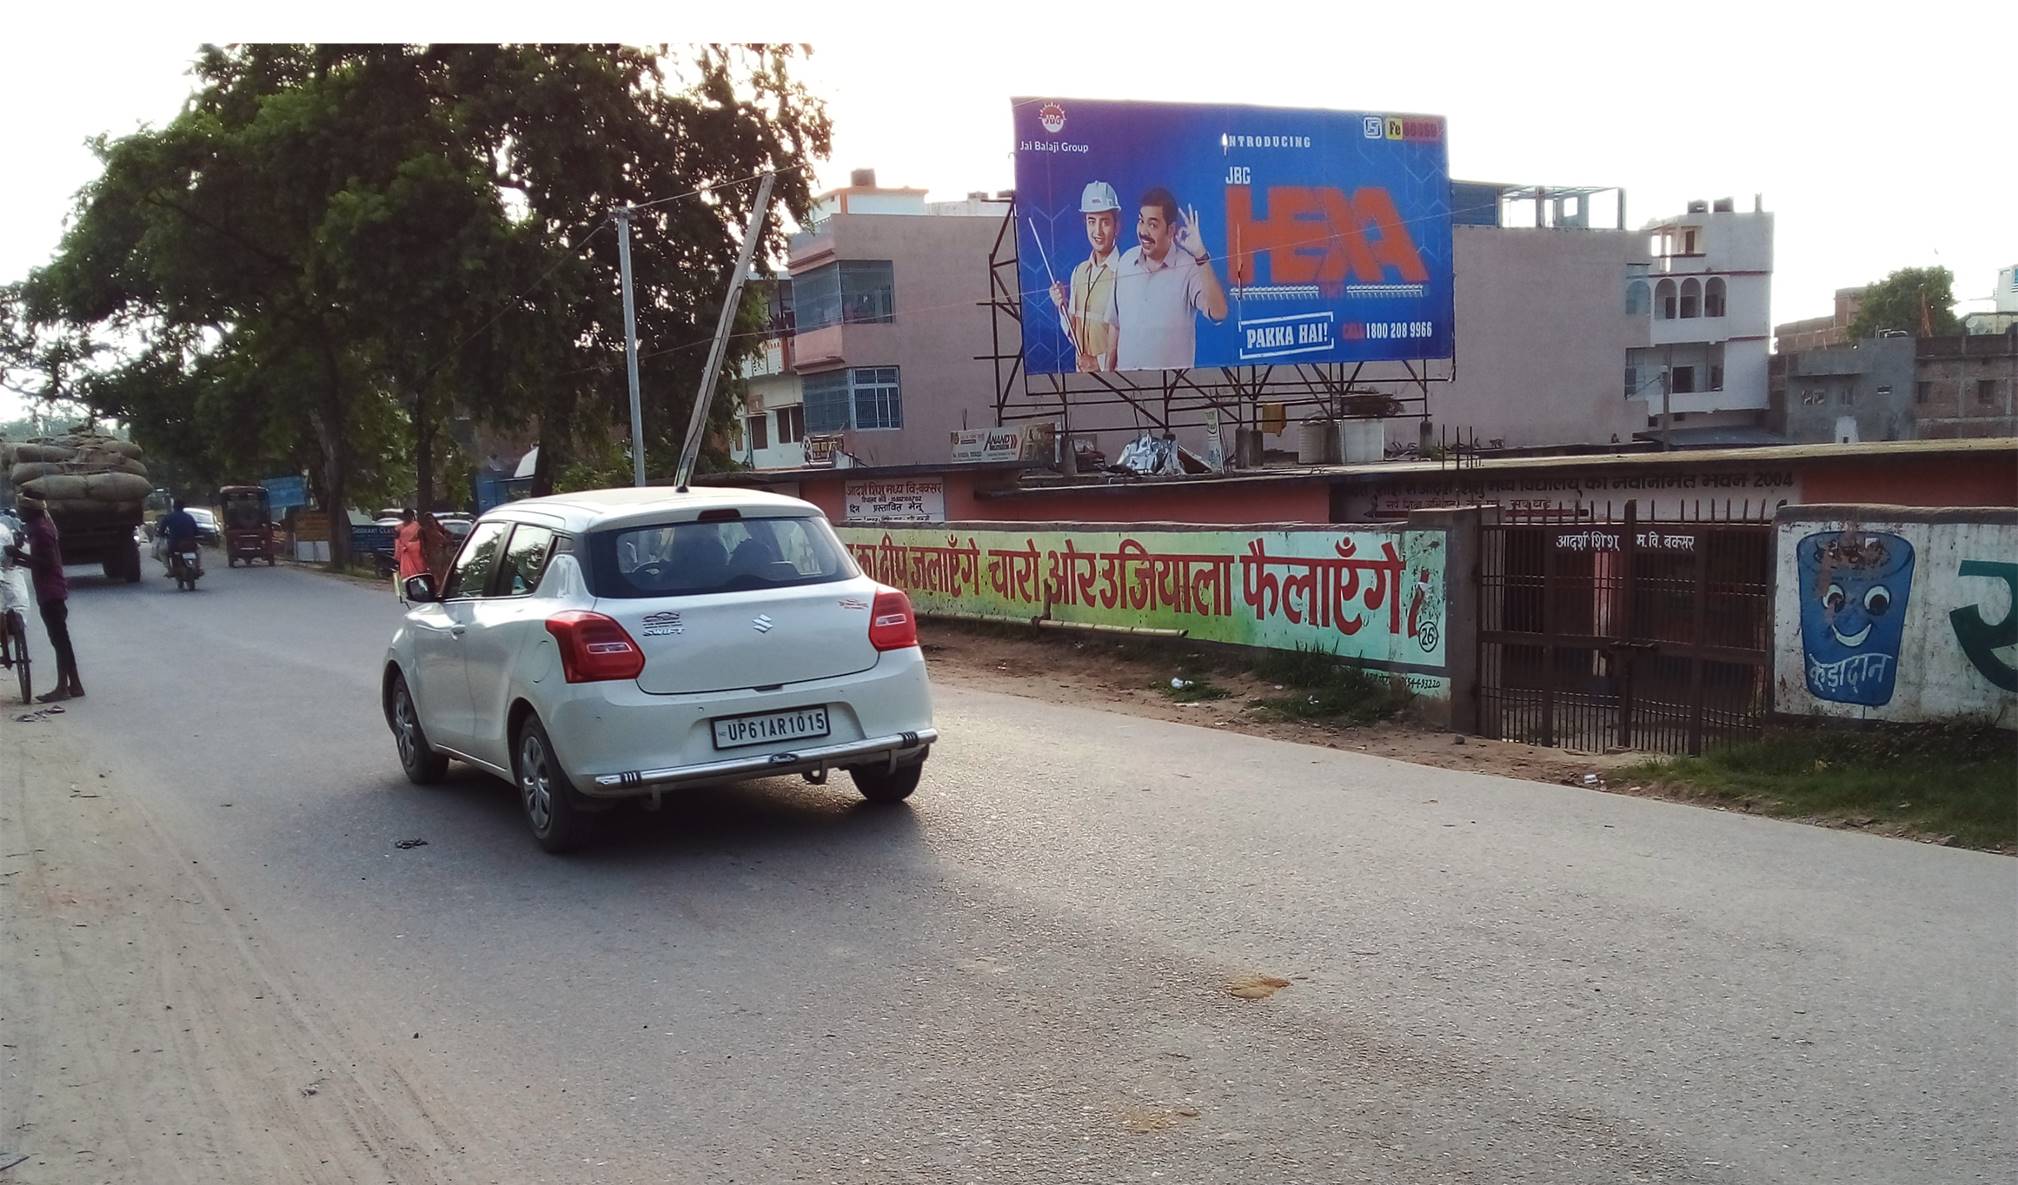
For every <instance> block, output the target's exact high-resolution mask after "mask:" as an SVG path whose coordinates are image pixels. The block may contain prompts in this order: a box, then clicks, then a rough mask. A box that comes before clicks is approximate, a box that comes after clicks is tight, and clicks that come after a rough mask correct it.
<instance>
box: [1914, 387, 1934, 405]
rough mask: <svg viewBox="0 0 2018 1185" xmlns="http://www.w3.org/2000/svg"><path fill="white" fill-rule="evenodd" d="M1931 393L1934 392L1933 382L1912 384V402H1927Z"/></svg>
mask: <svg viewBox="0 0 2018 1185" xmlns="http://www.w3.org/2000/svg"><path fill="white" fill-rule="evenodd" d="M1933 394H1934V384H1932V383H1914V384H1913V402H1915V403H1925V402H1927V400H1928V398H1929V397H1930V396H1932V395H1933Z"/></svg>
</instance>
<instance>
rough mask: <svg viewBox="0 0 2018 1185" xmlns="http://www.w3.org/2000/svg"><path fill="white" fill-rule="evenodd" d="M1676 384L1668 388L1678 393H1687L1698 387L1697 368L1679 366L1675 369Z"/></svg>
mask: <svg viewBox="0 0 2018 1185" xmlns="http://www.w3.org/2000/svg"><path fill="white" fill-rule="evenodd" d="M1674 378H1675V385H1674V386H1672V387H1670V388H1668V389H1669V390H1670V391H1673V392H1674V393H1675V394H1677V395H1686V394H1688V393H1689V392H1691V391H1694V390H1695V389H1696V368H1695V367H1693V366H1677V367H1675V369H1674Z"/></svg>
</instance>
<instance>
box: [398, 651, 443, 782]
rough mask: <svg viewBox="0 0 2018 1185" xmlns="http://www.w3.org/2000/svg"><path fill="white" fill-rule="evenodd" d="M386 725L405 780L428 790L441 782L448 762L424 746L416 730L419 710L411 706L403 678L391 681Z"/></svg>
mask: <svg viewBox="0 0 2018 1185" xmlns="http://www.w3.org/2000/svg"><path fill="white" fill-rule="evenodd" d="M386 723H388V724H390V725H391V726H392V739H393V744H394V745H396V746H398V748H399V765H400V768H401V769H403V770H405V771H406V780H407V781H409V782H412V783H413V784H414V785H416V786H432V785H433V784H434V783H436V782H439V781H441V780H442V777H443V776H444V775H446V774H447V773H448V758H446V757H444V756H442V755H441V754H439V753H437V752H435V751H434V746H432V745H430V744H428V743H427V733H426V732H425V731H423V730H422V728H421V726H420V709H419V708H418V707H416V706H415V705H414V702H413V693H412V692H410V691H408V690H407V687H406V676H404V675H394V676H393V677H392V706H391V708H390V709H389V710H388V711H387V712H386Z"/></svg>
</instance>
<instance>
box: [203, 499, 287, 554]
mask: <svg viewBox="0 0 2018 1185" xmlns="http://www.w3.org/2000/svg"><path fill="white" fill-rule="evenodd" d="M217 500H218V502H219V503H221V504H222V505H223V508H224V562H225V565H226V566H227V567H236V566H237V565H238V561H240V560H244V561H245V562H246V564H247V565H248V566H249V565H251V564H252V563H253V562H254V561H255V560H265V561H266V566H267V567H269V568H270V567H272V566H273V565H274V564H275V563H277V562H279V561H277V560H276V559H275V558H274V554H273V503H272V500H271V498H270V497H269V496H268V494H267V492H266V487H265V486H225V487H224V488H223V489H221V490H219V491H217Z"/></svg>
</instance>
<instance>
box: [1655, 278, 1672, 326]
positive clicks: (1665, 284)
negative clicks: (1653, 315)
mask: <svg viewBox="0 0 2018 1185" xmlns="http://www.w3.org/2000/svg"><path fill="white" fill-rule="evenodd" d="M1654 300H1655V302H1657V303H1658V304H1659V305H1660V308H1661V320H1663V321H1672V320H1674V319H1675V282H1674V281H1673V280H1662V281H1661V282H1660V283H1659V284H1658V285H1656V286H1655V288H1654Z"/></svg>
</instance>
